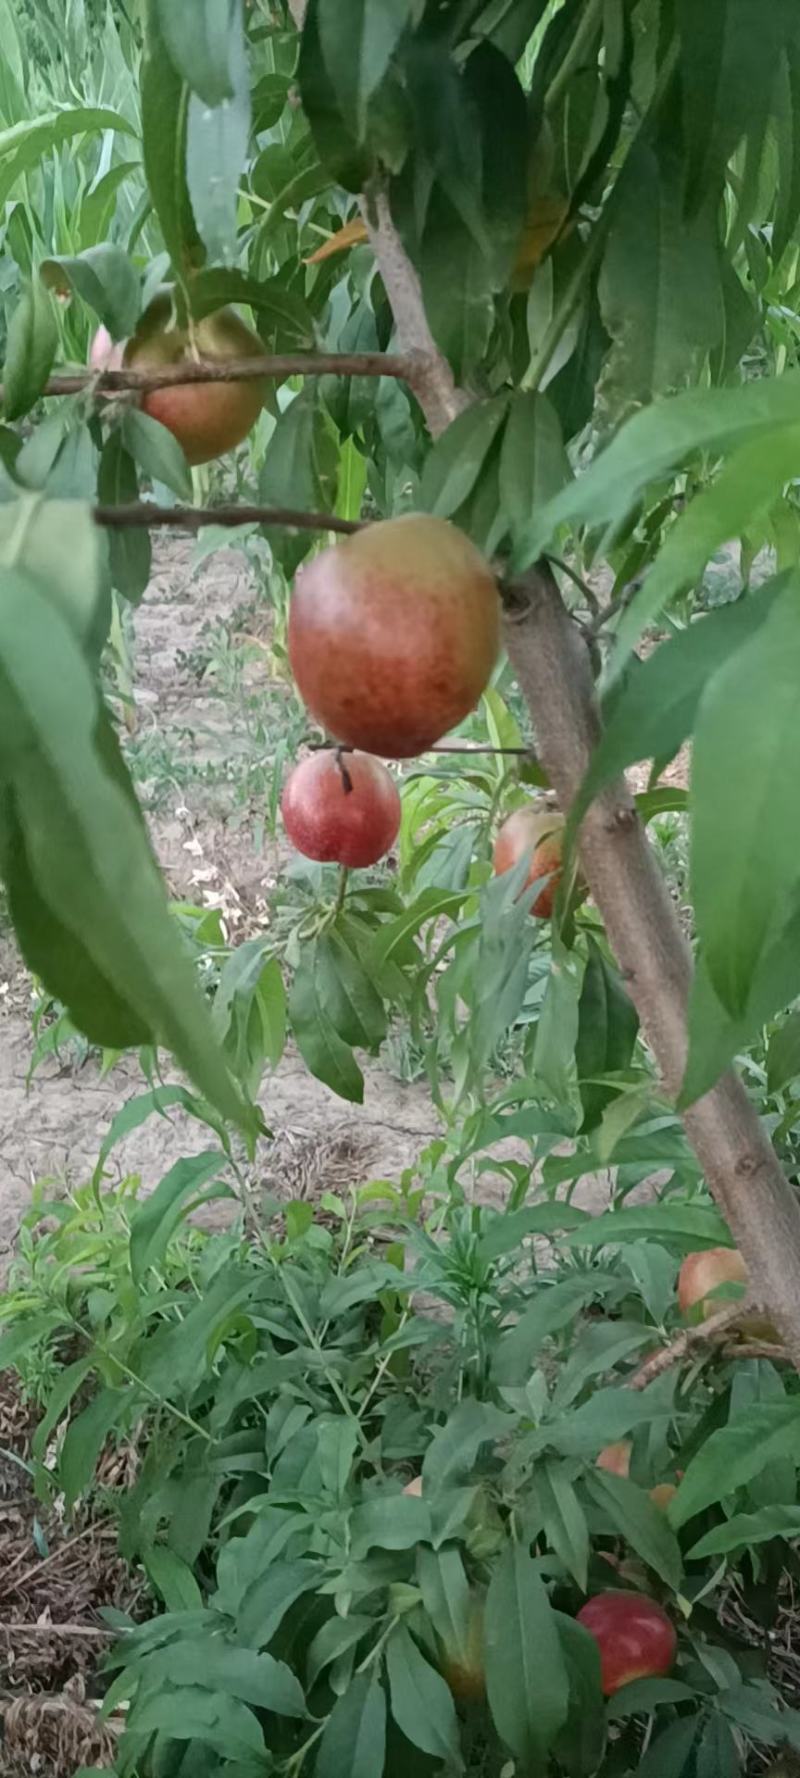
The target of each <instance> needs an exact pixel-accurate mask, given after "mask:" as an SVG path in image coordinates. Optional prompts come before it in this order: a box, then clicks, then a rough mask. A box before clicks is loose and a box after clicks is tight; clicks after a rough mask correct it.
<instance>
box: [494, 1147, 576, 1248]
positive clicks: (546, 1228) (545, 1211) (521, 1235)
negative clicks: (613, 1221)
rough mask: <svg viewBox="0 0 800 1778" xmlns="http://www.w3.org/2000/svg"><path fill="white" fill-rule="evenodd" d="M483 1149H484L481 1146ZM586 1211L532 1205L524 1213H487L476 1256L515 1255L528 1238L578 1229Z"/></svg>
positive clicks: (560, 1206) (551, 1205)
mask: <svg viewBox="0 0 800 1778" xmlns="http://www.w3.org/2000/svg"><path fill="white" fill-rule="evenodd" d="M481 1146H484V1145H483V1144H481ZM586 1215H587V1212H586V1211H585V1210H579V1209H578V1207H577V1205H573V1204H564V1203H559V1204H529V1205H528V1206H527V1208H526V1209H524V1210H504V1211H496V1212H492V1211H484V1225H485V1226H484V1232H483V1233H482V1234H481V1235H480V1237H479V1240H478V1246H477V1253H478V1257H479V1258H480V1259H498V1258H499V1257H500V1255H501V1254H504V1253H513V1252H515V1251H516V1250H517V1249H518V1248H519V1247H520V1246H521V1244H522V1242H523V1241H524V1240H525V1239H526V1238H527V1237H528V1236H529V1235H556V1234H560V1232H561V1230H562V1229H570V1228H578V1227H579V1226H580V1224H581V1223H582V1222H584V1221H585V1220H586Z"/></svg>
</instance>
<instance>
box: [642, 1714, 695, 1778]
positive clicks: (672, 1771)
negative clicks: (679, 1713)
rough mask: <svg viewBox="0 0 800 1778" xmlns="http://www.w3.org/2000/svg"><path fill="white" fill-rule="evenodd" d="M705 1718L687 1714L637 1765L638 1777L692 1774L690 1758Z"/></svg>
mask: <svg viewBox="0 0 800 1778" xmlns="http://www.w3.org/2000/svg"><path fill="white" fill-rule="evenodd" d="M701 1721H702V1718H701V1717H700V1716H684V1717H682V1718H681V1720H680V1722H673V1723H671V1725H670V1727H669V1728H668V1729H665V1730H664V1733H663V1734H662V1735H658V1736H657V1738H656V1740H655V1741H653V1742H652V1744H651V1746H650V1747H649V1749H648V1751H647V1753H646V1754H645V1756H644V1759H643V1760H640V1762H639V1764H638V1766H637V1767H636V1778H688V1772H689V1765H688V1760H689V1756H690V1754H691V1751H692V1748H693V1747H694V1744H695V1742H696V1740H697V1735H698V1731H699V1728H700V1723H701Z"/></svg>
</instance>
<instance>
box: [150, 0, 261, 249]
mask: <svg viewBox="0 0 800 1778" xmlns="http://www.w3.org/2000/svg"><path fill="white" fill-rule="evenodd" d="M165 4H166V7H167V9H168V10H169V8H170V0H161V7H162V28H163V16H164V8H165ZM209 8H212V9H214V10H215V11H216V12H217V13H218V12H219V0H206V7H205V10H206V14H207V13H208V10H209ZM226 10H227V12H228V15H229V17H228V25H227V31H226V34H225V35H226V41H225V44H224V55H225V61H224V63H222V64H221V66H222V67H223V68H224V72H225V78H226V81H228V82H229V88H230V90H229V91H228V92H226V93H225V95H224V96H223V97H222V98H221V99H220V100H219V101H218V103H217V104H216V105H212V104H211V103H210V102H209V101H208V100H206V99H205V98H204V97H202V96H201V95H200V91H199V88H197V86H196V82H195V79H193V78H189V76H186V78H187V79H189V85H190V86H193V87H194V90H193V92H192V96H191V98H190V100H189V114H188V119H187V126H186V178H187V184H188V188H189V199H190V202H191V206H192V212H193V215H194V219H195V222H196V224H197V227H198V230H199V232H200V236H201V239H202V241H203V244H204V246H205V248H206V251H207V253H208V255H209V258H210V259H212V260H223V261H225V260H227V261H231V260H233V259H235V258H236V256H237V231H236V224H237V213H238V202H239V200H238V192H239V186H240V185H241V182H242V177H243V169H244V165H245V161H246V158H247V149H248V144H249V140H250V77H249V68H248V61H247V52H246V47H245V40H244V24H243V17H242V0H227V7H226ZM189 35H190V36H191V35H192V33H191V32H190V33H189Z"/></svg>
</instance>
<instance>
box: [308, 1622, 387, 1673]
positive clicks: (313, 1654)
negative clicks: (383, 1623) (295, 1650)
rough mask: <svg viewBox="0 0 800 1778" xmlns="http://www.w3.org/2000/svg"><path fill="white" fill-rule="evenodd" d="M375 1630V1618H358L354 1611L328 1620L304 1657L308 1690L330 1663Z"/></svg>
mask: <svg viewBox="0 0 800 1778" xmlns="http://www.w3.org/2000/svg"><path fill="white" fill-rule="evenodd" d="M377 1628H378V1626H377V1624H376V1620H375V1618H373V1617H365V1616H363V1615H362V1616H359V1614H358V1612H355V1611H351V1612H350V1613H349V1614H348V1616H347V1617H332V1618H329V1619H328V1621H327V1623H326V1624H323V1626H322V1629H321V1630H318V1631H317V1634H316V1636H315V1637H314V1640H313V1642H311V1643H310V1645H309V1649H308V1655H307V1657H306V1659H307V1667H308V1686H309V1690H310V1689H311V1687H312V1686H314V1685H316V1682H317V1680H318V1679H319V1676H320V1673H324V1671H325V1668H326V1667H329V1666H330V1664H331V1662H332V1661H335V1660H338V1657H339V1655H343V1654H346V1653H347V1651H348V1649H350V1648H354V1647H355V1644H356V1643H357V1642H360V1641H361V1639H362V1637H363V1636H366V1635H367V1634H368V1632H369V1631H373V1632H374V1631H375V1630H376V1629H377Z"/></svg>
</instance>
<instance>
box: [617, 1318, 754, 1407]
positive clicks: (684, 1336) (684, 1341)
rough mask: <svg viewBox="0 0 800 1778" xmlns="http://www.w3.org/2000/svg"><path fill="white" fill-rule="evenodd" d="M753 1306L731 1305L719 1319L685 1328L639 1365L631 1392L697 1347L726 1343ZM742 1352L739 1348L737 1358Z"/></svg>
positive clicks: (643, 1386)
mask: <svg viewBox="0 0 800 1778" xmlns="http://www.w3.org/2000/svg"><path fill="white" fill-rule="evenodd" d="M753 1306H754V1305H753V1303H752V1302H750V1301H747V1302H738V1303H729V1304H728V1305H727V1307H726V1308H724V1309H720V1310H719V1311H718V1313H717V1314H716V1315H710V1316H709V1318H708V1320H707V1321H701V1322H699V1323H698V1325H697V1327H685V1328H684V1329H683V1331H682V1332H681V1333H679V1334H677V1335H676V1337H675V1339H674V1340H670V1343H669V1345H668V1346H662V1347H661V1350H660V1351H659V1352H654V1353H653V1354H652V1356H651V1357H650V1358H646V1359H645V1361H644V1364H640V1366H639V1369H638V1371H635V1372H634V1375H633V1376H632V1377H629V1378H628V1388H629V1389H646V1388H647V1385H648V1383H652V1382H653V1379H654V1378H655V1377H660V1376H661V1375H662V1373H663V1372H664V1371H668V1370H671V1369H672V1367H673V1365H676V1364H680V1363H681V1360H682V1359H684V1358H688V1356H689V1354H690V1353H691V1352H693V1351H694V1350H695V1348H696V1347H699V1346H708V1345H715V1344H717V1343H718V1342H719V1341H720V1340H725V1339H726V1338H727V1336H728V1334H729V1333H730V1330H731V1328H732V1327H735V1326H736V1324H737V1322H739V1321H741V1319H742V1316H743V1315H746V1314H747V1315H752V1313H753ZM739 1350H740V1349H739V1347H738V1346H737V1347H736V1348H735V1351H736V1352H737V1355H738V1353H739ZM781 1350H782V1348H781Z"/></svg>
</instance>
